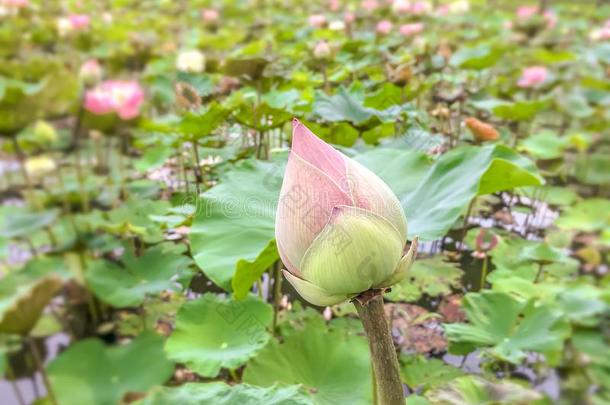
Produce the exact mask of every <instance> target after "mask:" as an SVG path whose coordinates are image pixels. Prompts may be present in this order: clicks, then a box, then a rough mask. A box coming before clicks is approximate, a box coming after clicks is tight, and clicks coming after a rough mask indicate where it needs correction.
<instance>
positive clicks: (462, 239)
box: [460, 197, 477, 247]
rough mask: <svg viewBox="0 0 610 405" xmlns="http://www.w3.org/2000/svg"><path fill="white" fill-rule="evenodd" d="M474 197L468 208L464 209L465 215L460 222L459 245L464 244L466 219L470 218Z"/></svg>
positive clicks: (466, 226)
mask: <svg viewBox="0 0 610 405" xmlns="http://www.w3.org/2000/svg"><path fill="white" fill-rule="evenodd" d="M476 199H477V198H476V197H474V198H473V199H472V200H470V204H468V209H467V210H466V215H465V216H464V223H463V224H462V237H461V238H460V244H461V245H463V244H464V238H466V232H467V231H468V229H467V228H468V219H469V218H470V214H471V213H472V208H473V207H474V203H475V201H476ZM462 247H463V246H462Z"/></svg>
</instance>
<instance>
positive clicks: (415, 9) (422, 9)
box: [411, 1, 432, 15]
mask: <svg viewBox="0 0 610 405" xmlns="http://www.w3.org/2000/svg"><path fill="white" fill-rule="evenodd" d="M431 8H432V7H431V6H430V3H428V2H427V1H416V2H415V3H413V4H412V5H411V14H415V15H421V14H424V13H426V12H428V11H429V10H430V9H431Z"/></svg>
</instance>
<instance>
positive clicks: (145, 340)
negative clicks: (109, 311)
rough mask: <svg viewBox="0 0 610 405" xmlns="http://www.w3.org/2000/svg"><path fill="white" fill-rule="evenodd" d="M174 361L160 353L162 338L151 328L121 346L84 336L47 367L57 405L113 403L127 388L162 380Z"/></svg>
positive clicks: (139, 388) (144, 388) (144, 386)
mask: <svg viewBox="0 0 610 405" xmlns="http://www.w3.org/2000/svg"><path fill="white" fill-rule="evenodd" d="M173 371H174V365H173V363H171V362H170V361H169V360H167V358H166V357H165V353H163V338H162V337H161V336H159V335H156V334H154V333H152V332H145V333H143V334H141V335H139V336H138V337H137V338H136V339H135V340H134V341H133V342H131V343H129V344H127V345H124V346H114V347H108V346H104V344H103V343H102V341H101V340H99V339H94V338H92V339H86V340H83V341H80V342H77V343H75V344H74V345H72V346H70V348H68V350H66V351H65V352H63V353H62V354H60V355H59V357H57V358H56V359H55V360H53V361H52V362H51V363H50V364H49V365H48V367H47V372H48V374H49V379H50V381H51V386H52V387H53V391H54V392H55V396H56V397H57V401H58V403H60V404H61V405H116V404H117V403H119V402H120V400H121V398H123V396H124V395H125V394H127V393H128V392H146V391H147V390H148V389H149V388H150V387H152V386H154V385H158V384H163V383H164V382H165V381H167V379H168V378H169V377H170V376H171V375H172V373H173Z"/></svg>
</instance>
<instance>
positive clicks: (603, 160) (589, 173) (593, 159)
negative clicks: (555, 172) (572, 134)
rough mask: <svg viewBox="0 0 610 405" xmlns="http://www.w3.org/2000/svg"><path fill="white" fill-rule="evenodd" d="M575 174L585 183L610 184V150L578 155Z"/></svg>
mask: <svg viewBox="0 0 610 405" xmlns="http://www.w3.org/2000/svg"><path fill="white" fill-rule="evenodd" d="M574 176H576V178H577V179H578V181H580V182H583V183H585V184H593V185H607V184H610V150H608V149H606V150H603V151H600V152H599V153H591V152H587V153H584V154H581V155H578V157H577V158H576V164H575V168H574Z"/></svg>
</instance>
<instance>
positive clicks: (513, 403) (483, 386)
mask: <svg viewBox="0 0 610 405" xmlns="http://www.w3.org/2000/svg"><path fill="white" fill-rule="evenodd" d="M426 398H428V399H429V400H430V401H431V402H432V403H433V404H459V405H482V404H489V405H491V404H506V405H526V404H534V405H536V404H537V405H543V404H546V403H547V402H546V401H545V400H544V397H543V395H542V394H540V393H539V392H536V391H534V390H531V389H527V388H525V387H523V386H522V385H519V384H516V383H513V382H510V381H505V380H504V381H499V382H491V381H487V380H485V379H483V378H481V377H479V376H472V375H469V376H464V377H459V378H457V379H455V380H454V381H452V382H450V383H449V384H447V385H445V386H443V387H439V388H436V389H434V390H433V391H431V392H429V393H426Z"/></svg>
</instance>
